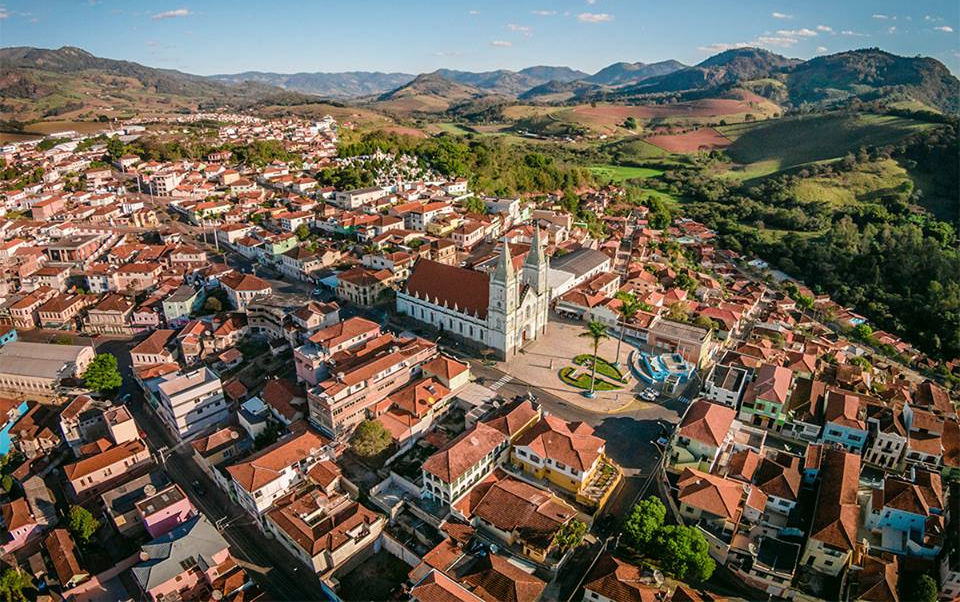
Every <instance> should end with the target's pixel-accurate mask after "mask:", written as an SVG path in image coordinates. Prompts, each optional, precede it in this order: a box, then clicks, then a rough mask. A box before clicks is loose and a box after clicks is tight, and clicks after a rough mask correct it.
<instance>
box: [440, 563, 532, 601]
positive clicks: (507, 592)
mask: <svg viewBox="0 0 960 602" xmlns="http://www.w3.org/2000/svg"><path fill="white" fill-rule="evenodd" d="M459 577H460V582H461V583H463V584H464V585H466V586H467V587H468V588H470V591H471V592H473V594H474V595H477V596H480V597H481V598H482V599H483V600H487V601H491V602H492V601H496V602H501V601H502V602H536V601H537V600H539V599H540V596H541V594H543V591H544V590H545V589H546V588H547V583H546V581H544V580H543V579H540V578H539V577H537V576H535V575H532V574H530V573H529V572H528V571H527V570H524V569H523V568H521V567H520V566H519V564H515V563H513V562H511V561H510V560H508V559H507V557H505V556H501V555H500V554H494V553H492V552H491V553H490V554H487V555H485V556H483V557H481V558H479V559H477V560H476V561H474V563H473V564H471V565H470V566H468V567H464V569H463V570H462V571H460V575H459Z"/></svg>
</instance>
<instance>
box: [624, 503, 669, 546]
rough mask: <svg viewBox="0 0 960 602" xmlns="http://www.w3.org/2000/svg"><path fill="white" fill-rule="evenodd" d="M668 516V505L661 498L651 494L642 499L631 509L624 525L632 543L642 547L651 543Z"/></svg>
mask: <svg viewBox="0 0 960 602" xmlns="http://www.w3.org/2000/svg"><path fill="white" fill-rule="evenodd" d="M666 517H667V507H666V506H664V505H663V502H661V501H660V498H658V497H653V496H650V497H648V498H646V499H643V500H640V501H639V502H638V503H637V505H636V506H634V507H633V510H631V511H630V516H629V517H628V518H627V522H626V524H625V525H624V526H623V531H624V533H626V535H627V539H628V540H629V541H630V545H632V546H633V547H634V548H641V547H644V546H646V545H647V544H648V543H650V542H651V541H652V540H653V537H654V536H655V535H656V534H657V529H659V528H660V527H661V526H662V525H663V519H665V518H666Z"/></svg>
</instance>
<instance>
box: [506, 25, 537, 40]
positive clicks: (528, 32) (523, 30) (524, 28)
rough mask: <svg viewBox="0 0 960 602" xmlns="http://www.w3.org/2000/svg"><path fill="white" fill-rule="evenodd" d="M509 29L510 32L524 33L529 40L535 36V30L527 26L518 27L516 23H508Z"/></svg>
mask: <svg viewBox="0 0 960 602" xmlns="http://www.w3.org/2000/svg"><path fill="white" fill-rule="evenodd" d="M507 29H509V30H510V31H515V32H517V33H522V34H523V35H525V36H526V37H528V38H529V37H530V36H532V35H533V30H532V29H531V28H529V27H527V26H526V25H516V24H514V23H508V24H507Z"/></svg>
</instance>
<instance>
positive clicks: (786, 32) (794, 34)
mask: <svg viewBox="0 0 960 602" xmlns="http://www.w3.org/2000/svg"><path fill="white" fill-rule="evenodd" d="M777 35H778V36H787V37H790V38H812V37H813V36H815V35H817V32H815V31H814V30H812V29H807V28H806V27H804V28H803V29H779V30H777Z"/></svg>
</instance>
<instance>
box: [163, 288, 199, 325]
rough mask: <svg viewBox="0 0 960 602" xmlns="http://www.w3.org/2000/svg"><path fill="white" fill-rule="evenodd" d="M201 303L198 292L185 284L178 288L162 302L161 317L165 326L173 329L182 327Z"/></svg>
mask: <svg viewBox="0 0 960 602" xmlns="http://www.w3.org/2000/svg"><path fill="white" fill-rule="evenodd" d="M202 302H203V296H202V295H201V294H200V291H199V290H197V289H195V288H193V287H192V286H190V285H187V284H184V285H182V286H180V287H179V288H177V290H175V291H173V293H171V294H170V296H169V297H167V298H166V299H164V300H163V302H162V306H163V317H164V319H165V320H166V321H167V325H168V326H173V327H176V326H182V325H184V324H185V323H186V322H187V321H188V320H189V319H190V315H191V314H193V313H194V312H195V311H197V310H199V309H200V304H201V303H202Z"/></svg>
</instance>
